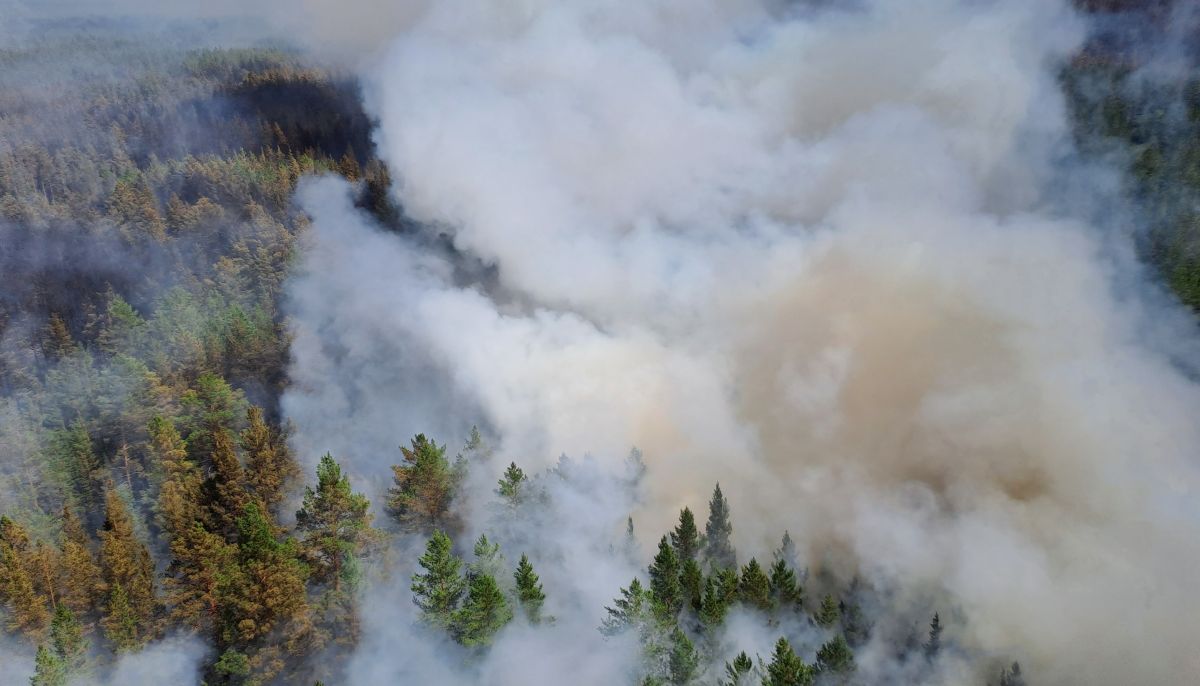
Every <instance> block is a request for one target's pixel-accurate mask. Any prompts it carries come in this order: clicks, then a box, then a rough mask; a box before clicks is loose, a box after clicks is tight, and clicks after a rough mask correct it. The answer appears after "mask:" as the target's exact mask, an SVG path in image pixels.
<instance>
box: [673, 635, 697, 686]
mask: <svg viewBox="0 0 1200 686" xmlns="http://www.w3.org/2000/svg"><path fill="white" fill-rule="evenodd" d="M670 650H671V652H670V654H669V656H668V658H667V670H668V671H667V674H668V679H669V680H670V683H671V684H673V685H674V686H683V685H684V684H688V683H691V681H692V679H693V678H695V676H696V674H697V672H699V671H700V655H699V653H697V652H696V646H695V645H693V644H692V641H691V640H690V639H689V638H688V637H687V635H686V634H684V633H683V631H682V630H681V629H680V628H679V627H678V626H676V627H675V629H674V631H672V632H671V649H670Z"/></svg>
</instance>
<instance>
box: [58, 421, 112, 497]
mask: <svg viewBox="0 0 1200 686" xmlns="http://www.w3.org/2000/svg"><path fill="white" fill-rule="evenodd" d="M50 450H51V456H50V459H51V461H52V463H53V464H54V467H55V469H56V470H57V471H58V473H59V474H60V475H61V478H62V479H63V481H64V482H65V483H66V485H68V486H69V488H70V490H69V493H70V495H71V499H72V500H73V501H74V502H77V503H78V504H79V507H80V508H82V509H83V511H84V512H94V511H96V510H98V509H100V504H101V502H102V493H103V488H102V484H101V483H100V480H99V478H98V476H99V474H100V461H99V460H98V459H97V458H96V454H95V452H94V451H93V450H92V438H91V436H90V435H89V433H88V430H87V426H86V425H85V424H84V423H83V420H82V419H76V420H75V421H74V422H72V423H71V425H70V427H69V428H66V429H61V430H58V431H55V432H54V433H53V434H52V435H51V445H50Z"/></svg>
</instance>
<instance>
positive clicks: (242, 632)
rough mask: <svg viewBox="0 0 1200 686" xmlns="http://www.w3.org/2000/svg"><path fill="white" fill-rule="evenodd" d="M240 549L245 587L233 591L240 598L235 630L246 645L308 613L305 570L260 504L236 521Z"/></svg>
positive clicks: (240, 585) (235, 601)
mask: <svg viewBox="0 0 1200 686" xmlns="http://www.w3.org/2000/svg"><path fill="white" fill-rule="evenodd" d="M238 541H239V545H238V547H237V555H238V560H237V562H238V566H239V568H240V569H239V570H238V571H239V572H240V574H241V575H242V580H241V583H238V584H236V585H234V586H233V588H232V589H231V590H233V592H234V593H236V598H235V599H231V600H232V604H234V605H235V608H236V611H235V615H234V616H235V617H236V620H237V621H236V624H235V626H236V628H237V631H238V636H239V638H240V639H241V640H243V641H252V640H255V639H258V638H260V637H263V636H266V635H268V634H270V633H272V632H273V631H275V630H276V629H277V628H278V627H280V626H283V625H285V624H287V623H288V622H291V621H299V620H300V619H301V618H302V617H303V616H304V615H305V613H306V612H307V611H308V603H307V595H306V593H305V585H304V582H305V578H306V576H307V568H306V567H305V565H303V564H301V562H300V560H299V555H300V551H299V548H298V546H297V545H296V542H295V541H294V540H293V539H290V538H284V539H283V540H280V539H279V538H278V537H277V536H276V530H275V526H274V524H273V523H272V522H271V520H270V518H269V517H268V516H267V514H266V513H265V512H264V511H263V510H262V507H261V506H260V505H259V504H258V503H249V504H247V505H246V510H245V513H244V514H243V515H242V517H241V519H239V520H238Z"/></svg>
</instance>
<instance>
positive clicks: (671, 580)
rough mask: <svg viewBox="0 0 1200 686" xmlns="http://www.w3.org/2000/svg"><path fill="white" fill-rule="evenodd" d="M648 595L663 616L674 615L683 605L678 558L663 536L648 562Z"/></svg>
mask: <svg viewBox="0 0 1200 686" xmlns="http://www.w3.org/2000/svg"><path fill="white" fill-rule="evenodd" d="M649 571H650V596H651V597H652V598H653V599H654V605H655V608H656V610H657V611H658V612H659V613H660V614H662V615H663V616H665V617H674V616H675V614H676V613H678V612H679V610H680V609H681V608H682V607H683V587H682V585H681V584H680V582H679V572H680V568H679V558H678V557H676V556H675V549H674V548H672V547H671V545H670V544H669V543H667V537H666V536H663V537H662V539H661V540H660V541H659V543H658V554H657V555H655V556H654V561H653V562H652V563H651V564H650V570H649Z"/></svg>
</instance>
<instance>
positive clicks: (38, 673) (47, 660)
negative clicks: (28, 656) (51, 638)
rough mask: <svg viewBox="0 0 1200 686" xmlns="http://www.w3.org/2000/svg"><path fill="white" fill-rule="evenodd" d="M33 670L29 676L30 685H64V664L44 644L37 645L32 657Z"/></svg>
mask: <svg viewBox="0 0 1200 686" xmlns="http://www.w3.org/2000/svg"><path fill="white" fill-rule="evenodd" d="M33 664H34V672H33V676H32V677H30V678H29V683H30V685H31V686H66V684H67V679H68V674H67V668H66V665H65V664H64V663H63V660H62V658H61V657H59V656H58V655H56V654H54V651H52V650H50V649H49V648H47V647H46V646H44V645H42V646H38V649H37V655H36V656H35V657H34V663H33Z"/></svg>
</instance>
